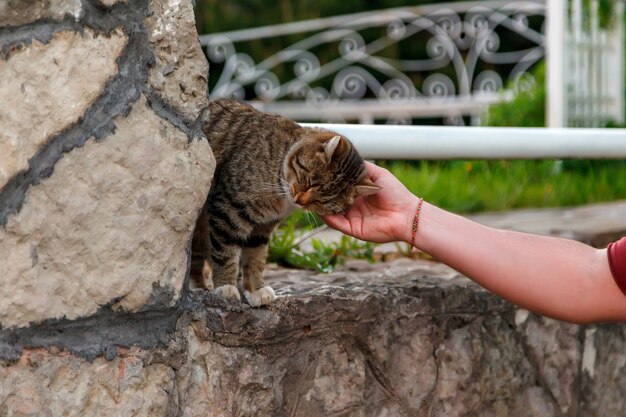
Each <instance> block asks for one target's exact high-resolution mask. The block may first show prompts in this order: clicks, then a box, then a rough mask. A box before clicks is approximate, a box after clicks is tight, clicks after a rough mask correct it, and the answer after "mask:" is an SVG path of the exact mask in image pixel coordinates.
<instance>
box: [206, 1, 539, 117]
mask: <svg viewBox="0 0 626 417" xmlns="http://www.w3.org/2000/svg"><path fill="white" fill-rule="evenodd" d="M544 16H545V11H544V5H543V4H542V2H539V1H513V2H512V1H488V2H469V4H468V3H467V2H459V3H456V4H455V3H452V4H451V3H447V4H446V8H435V7H434V6H430V7H414V8H402V9H391V10H386V11H384V13H382V12H381V11H376V12H372V13H360V14H358V15H355V16H354V17H353V18H351V17H350V16H345V18H344V19H343V20H341V19H340V20H341V22H340V23H339V24H336V21H333V23H332V24H331V23H330V21H329V23H328V24H327V25H326V26H324V25H322V27H321V29H320V30H319V31H318V32H317V33H314V34H312V35H309V36H307V37H304V38H303V39H302V40H300V41H298V42H296V43H294V44H292V45H290V46H288V47H286V48H284V49H282V50H280V51H278V52H276V53H274V54H271V55H270V56H268V57H264V58H263V59H262V60H260V61H258V62H257V61H255V60H254V59H253V58H252V56H251V55H250V54H247V53H243V52H238V49H237V47H236V45H239V44H240V43H244V42H246V41H248V40H253V39H258V38H268V37H275V36H282V35H284V34H285V33H286V31H287V29H285V27H284V25H283V26H281V25H278V26H274V27H267V28H257V29H251V30H250V31H249V33H248V34H247V35H246V31H243V34H242V31H239V32H238V36H236V37H235V36H230V35H229V33H222V34H214V35H205V36H202V37H201V41H202V44H203V45H204V46H205V48H206V53H207V57H208V59H209V61H210V62H211V64H212V67H219V68H220V69H221V73H220V74H219V76H217V81H216V82H215V84H214V86H213V88H212V91H211V92H210V96H211V97H225V96H232V97H236V98H239V99H246V100H259V101H261V102H263V103H279V102H284V101H286V100H295V103H294V106H298V105H308V106H309V107H308V108H309V109H315V108H316V106H318V107H319V106H320V105H323V103H331V102H332V103H333V105H334V106H335V107H334V108H336V109H337V114H336V115H335V116H336V117H337V118H342V117H343V116H342V115H341V114H340V113H341V103H343V102H353V101H355V100H360V101H376V100H386V102H388V101H389V100H391V101H392V102H393V101H394V100H397V101H398V103H402V106H404V107H402V106H397V107H396V106H394V108H390V111H389V114H388V115H387V117H386V118H387V121H388V122H396V123H397V122H401V123H406V122H407V121H410V120H411V119H412V118H415V117H420V115H419V109H420V106H423V105H424V104H426V105H427V104H428V103H429V100H430V102H432V100H444V101H447V102H449V103H451V105H450V107H449V110H443V111H442V114H441V116H442V117H443V118H444V121H445V120H447V123H453V124H458V123H460V122H463V118H462V116H464V115H468V114H470V115H472V114H473V113H472V111H471V109H470V107H471V106H467V105H465V107H464V108H463V109H461V110H459V109H455V107H454V106H453V104H454V102H455V99H457V98H459V97H463V98H464V99H467V98H468V97H469V98H470V99H471V98H472V97H474V96H475V95H476V94H481V95H483V97H484V95H485V94H491V95H494V97H495V95H497V94H498V91H500V90H501V89H502V88H503V87H504V85H505V83H506V82H507V81H509V82H512V84H513V85H514V86H515V87H516V88H523V87H524V86H527V85H528V83H529V81H528V78H529V77H530V74H529V73H528V72H527V71H528V69H529V68H530V67H532V65H533V64H535V63H536V62H537V61H539V60H540V59H541V58H543V56H544V45H543V43H544V35H543V33H542V32H541V30H537V29H536V27H537V26H540V25H541V22H542V21H543V18H544ZM531 19H534V20H533V22H532V23H531ZM538 22H539V23H538ZM295 26H297V25H295ZM293 27H294V24H291V25H290V27H289V30H290V31H291V32H290V33H289V34H293V33H297V29H295V31H294V29H293ZM283 29H284V30H283ZM371 29H379V30H382V31H381V32H379V33H380V34H379V35H378V36H376V37H374V38H372V36H371ZM368 30H369V31H370V32H369V34H368V36H366V35H365V34H364V32H366V31H368ZM503 31H508V32H510V33H513V34H514V35H515V36H518V37H519V39H521V40H522V42H520V44H525V46H524V47H523V48H521V49H518V50H503V48H502V45H501V43H502V42H501V34H502V32H503ZM307 33H308V32H307ZM246 36H247V37H246ZM410 41H414V42H419V43H420V45H423V50H424V51H423V55H424V56H423V57H422V58H417V57H416V58H410V59H401V58H397V57H390V56H389V54H387V53H384V52H385V51H386V50H388V48H390V47H393V46H394V45H397V44H399V43H401V42H410ZM332 45H336V49H335V51H336V55H335V56H333V57H330V58H329V57H328V56H327V55H326V56H325V58H324V61H322V59H321V58H320V57H318V56H317V55H316V54H315V53H314V51H319V50H320V49H322V48H324V47H326V48H327V50H331V49H332V48H330V49H329V47H331V46H332ZM285 68H287V69H288V71H287V70H285ZM279 74H280V76H279ZM212 77H215V75H214V74H212ZM324 80H326V81H325V82H326V83H325V84H324ZM328 80H330V82H329V81H328ZM466 101H467V100H466ZM470 101H471V100H470ZM481 103H483V105H484V101H483V102H481ZM468 109H470V110H468ZM429 114H430V113H429ZM474 115H475V114H474ZM429 117H431V116H429ZM322 120H323V118H322Z"/></svg>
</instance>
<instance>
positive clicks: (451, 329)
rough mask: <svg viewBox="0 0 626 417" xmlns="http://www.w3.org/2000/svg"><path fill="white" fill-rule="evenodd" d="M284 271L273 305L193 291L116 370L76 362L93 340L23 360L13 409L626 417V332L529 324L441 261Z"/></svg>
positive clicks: (0, 376) (9, 391) (0, 392)
mask: <svg viewBox="0 0 626 417" xmlns="http://www.w3.org/2000/svg"><path fill="white" fill-rule="evenodd" d="M269 275H270V276H269V277H268V283H270V284H271V285H272V286H274V288H276V289H277V293H278V294H279V298H278V299H277V302H276V304H275V305H273V306H272V307H270V308H262V309H251V308H250V307H248V306H247V305H243V304H239V303H234V304H226V303H225V302H224V301H222V300H219V299H216V298H214V297H212V296H210V295H208V294H206V293H203V292H196V291H193V294H191V295H190V297H189V299H188V300H187V302H186V303H183V305H182V306H181V307H180V308H179V309H178V310H176V311H172V312H171V314H172V315H173V316H176V317H177V319H176V320H177V323H176V325H175V327H174V328H173V329H172V331H171V332H170V333H168V335H167V337H166V341H165V342H164V344H163V345H162V346H161V347H154V348H151V349H145V348H140V347H137V346H119V345H118V346H117V350H116V354H115V355H113V356H112V358H111V360H110V361H107V360H105V359H103V358H102V357H97V358H95V359H94V360H93V361H92V362H89V360H88V359H86V358H83V357H81V356H77V355H76V353H75V351H74V349H80V346H78V344H75V345H74V346H65V347H63V348H62V349H61V348H60V347H58V346H57V345H52V346H51V345H48V346H41V347H40V348H34V347H31V348H30V349H24V350H22V352H21V355H20V356H19V357H17V358H16V360H14V361H12V362H7V363H5V366H4V367H0V381H3V384H2V389H0V410H2V412H5V414H8V415H29V414H28V413H31V414H30V415H51V416H53V415H54V416H56V415H81V416H95V415H128V414H126V413H131V412H135V414H134V415H137V416H199V415H202V416H216V417H217V416H261V415H268V416H278V417H281V416H303V417H309V416H311V417H312V416H331V415H337V416H359V417H366V416H372V417H374V416H376V417H378V416H394V417H403V416H413V417H415V416H442V417H443V416H446V417H447V416H474V415H480V416H529V417H530V416H537V417H539V416H541V417H545V416H581V417H582V416H597V415H607V416H608V415H611V416H617V415H623V413H624V411H626V400H625V399H624V397H623V392H624V390H625V389H626V378H625V377H624V375H626V327H625V326H623V325H602V326H586V327H584V326H577V325H571V324H566V323H561V322H557V321H554V320H549V319H545V318H542V317H538V316H535V315H532V314H528V312H526V311H524V310H518V309H516V308H515V307H514V306H512V305H510V304H508V303H506V302H504V301H502V300H501V299H499V298H497V297H496V296H494V295H492V294H489V293H487V292H486V291H484V290H482V289H481V288H479V287H478V286H476V285H475V284H473V283H471V282H470V281H469V280H467V279H465V278H463V277H461V276H459V275H458V274H457V273H456V272H454V271H452V270H450V269H448V268H446V267H444V266H442V265H439V264H436V263H433V262H427V261H411V260H399V261H394V262H391V263H385V264H378V265H374V266H371V265H367V264H362V263H358V262H357V263H351V264H348V265H347V266H346V267H344V268H343V269H342V270H340V271H337V272H335V273H333V274H331V275H317V274H311V273H307V272H303V271H290V270H275V271H271V272H270V273H269ZM102 326H103V327H102V328H101V329H100V331H101V332H104V331H105V327H106V326H104V325H102ZM153 331H155V330H154V328H153V327H152V326H150V325H149V324H148V325H145V324H144V325H142V329H141V330H140V332H143V335H144V336H143V337H148V336H149V335H150V333H151V332H153ZM42 344H45V343H42ZM30 345H31V346H34V345H36V344H35V343H31V344H30ZM103 355H106V353H103ZM51 386H52V387H54V389H50V387H51ZM59 393H63V395H59ZM27 397H28V398H32V401H29V402H25V401H23V399H25V398H27ZM24 407H27V409H25V408H24ZM44 410H53V411H45V412H47V413H49V414H45V412H44ZM38 413H39V414H38Z"/></svg>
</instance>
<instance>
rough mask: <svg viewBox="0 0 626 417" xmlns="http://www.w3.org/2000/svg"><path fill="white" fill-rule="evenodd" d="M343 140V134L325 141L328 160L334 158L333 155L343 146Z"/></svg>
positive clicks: (325, 152)
mask: <svg viewBox="0 0 626 417" xmlns="http://www.w3.org/2000/svg"><path fill="white" fill-rule="evenodd" d="M342 142H343V139H342V138H341V136H339V135H336V136H333V137H332V138H331V139H329V140H327V141H326V143H324V154H326V159H327V160H328V161H330V160H331V159H333V155H334V154H335V153H336V152H337V151H338V150H339V149H340V148H341V147H342Z"/></svg>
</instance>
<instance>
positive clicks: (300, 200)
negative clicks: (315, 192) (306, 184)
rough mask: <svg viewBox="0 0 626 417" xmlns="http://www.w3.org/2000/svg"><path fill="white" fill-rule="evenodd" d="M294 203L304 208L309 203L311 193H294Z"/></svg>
mask: <svg viewBox="0 0 626 417" xmlns="http://www.w3.org/2000/svg"><path fill="white" fill-rule="evenodd" d="M294 201H295V202H296V204H298V205H300V206H306V205H307V204H309V203H310V202H311V192H310V191H308V190H307V191H301V192H298V193H296V195H295V196H294Z"/></svg>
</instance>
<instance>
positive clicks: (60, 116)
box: [0, 29, 127, 188]
mask: <svg viewBox="0 0 626 417" xmlns="http://www.w3.org/2000/svg"><path fill="white" fill-rule="evenodd" d="M126 42H127V38H126V36H124V34H123V33H121V32H113V33H112V34H111V35H109V36H104V35H96V34H94V32H93V31H91V30H89V29H86V30H85V31H84V32H83V33H76V32H72V31H62V32H57V33H55V34H54V35H53V36H52V38H51V39H50V41H49V42H48V43H46V44H43V43H40V42H38V41H34V42H33V44H32V45H31V46H30V47H28V48H24V49H22V50H20V51H17V52H15V53H13V54H10V55H9V57H8V59H7V60H6V61H3V60H0V103H11V105H10V106H3V108H2V111H0V126H2V129H1V130H0V188H1V187H3V186H4V185H6V183H7V181H8V180H9V178H11V177H12V176H14V175H15V174H16V173H18V172H20V171H24V170H26V169H27V168H28V160H29V159H30V158H32V156H33V155H34V153H35V152H37V151H38V150H39V148H40V147H41V146H42V145H44V144H45V143H47V142H48V141H49V140H50V139H52V138H53V137H54V135H56V134H58V133H59V132H60V131H62V130H64V129H67V128H68V127H69V126H70V124H72V123H75V122H76V121H77V120H78V119H79V118H80V117H81V116H82V115H83V113H84V112H85V110H86V109H87V107H88V106H90V105H92V104H93V102H94V101H95V99H96V98H97V97H98V96H99V95H100V94H102V90H103V89H104V86H105V83H106V81H107V80H108V79H109V78H111V77H112V76H113V75H115V73H116V72H117V65H116V63H115V61H116V60H117V58H118V57H119V56H120V54H121V52H122V49H123V48H124V46H125V44H126ZM93 51H98V53H93ZM77 62H82V65H76V63H77Z"/></svg>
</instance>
